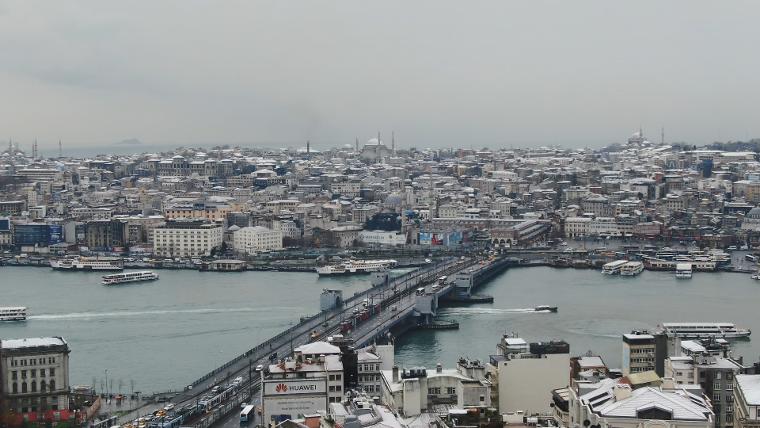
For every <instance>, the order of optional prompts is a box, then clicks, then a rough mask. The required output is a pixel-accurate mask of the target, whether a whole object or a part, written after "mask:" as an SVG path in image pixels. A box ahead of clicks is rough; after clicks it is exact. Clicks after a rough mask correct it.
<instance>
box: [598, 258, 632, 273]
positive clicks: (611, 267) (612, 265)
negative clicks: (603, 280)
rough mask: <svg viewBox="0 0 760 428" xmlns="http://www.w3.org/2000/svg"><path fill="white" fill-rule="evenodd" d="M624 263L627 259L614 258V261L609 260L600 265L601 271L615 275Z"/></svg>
mask: <svg viewBox="0 0 760 428" xmlns="http://www.w3.org/2000/svg"><path fill="white" fill-rule="evenodd" d="M626 263H628V260H615V261H614V262H609V263H607V264H605V265H604V266H602V273H603V274H605V275H617V274H619V273H620V269H621V268H622V267H623V265H624V264H626Z"/></svg>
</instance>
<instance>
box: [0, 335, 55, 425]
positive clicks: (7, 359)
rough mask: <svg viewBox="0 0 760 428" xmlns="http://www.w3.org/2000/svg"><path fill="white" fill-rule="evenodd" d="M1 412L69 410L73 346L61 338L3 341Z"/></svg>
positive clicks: (1, 344) (0, 374)
mask: <svg viewBox="0 0 760 428" xmlns="http://www.w3.org/2000/svg"><path fill="white" fill-rule="evenodd" d="M0 379H1V380H2V382H1V383H0V408H3V409H11V410H13V411H15V412H17V413H20V414H26V413H36V412H45V411H47V410H68V408H69V345H68V344H67V343H66V341H65V340H64V339H63V338H61V337H43V338H30V339H8V340H2V341H0Z"/></svg>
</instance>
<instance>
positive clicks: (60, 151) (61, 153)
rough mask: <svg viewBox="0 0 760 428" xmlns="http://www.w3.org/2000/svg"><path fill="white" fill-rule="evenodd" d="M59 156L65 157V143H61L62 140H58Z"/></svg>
mask: <svg viewBox="0 0 760 428" xmlns="http://www.w3.org/2000/svg"><path fill="white" fill-rule="evenodd" d="M58 157H59V158H62V157H63V144H61V140H58Z"/></svg>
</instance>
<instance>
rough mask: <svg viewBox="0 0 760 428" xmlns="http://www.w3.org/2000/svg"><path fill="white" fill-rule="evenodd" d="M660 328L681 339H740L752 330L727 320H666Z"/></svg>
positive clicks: (746, 336) (747, 335)
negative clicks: (739, 326)
mask: <svg viewBox="0 0 760 428" xmlns="http://www.w3.org/2000/svg"><path fill="white" fill-rule="evenodd" d="M662 330H663V332H664V333H665V334H667V335H669V336H675V337H680V338H682V339H706V338H723V339H742V338H748V337H749V335H750V334H752V331H751V330H750V329H748V328H737V327H736V324H734V323H729V322H666V323H663V324H662Z"/></svg>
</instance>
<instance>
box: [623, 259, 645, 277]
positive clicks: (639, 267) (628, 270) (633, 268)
mask: <svg viewBox="0 0 760 428" xmlns="http://www.w3.org/2000/svg"><path fill="white" fill-rule="evenodd" d="M643 271H644V263H641V262H628V263H626V264H624V265H623V266H621V267H620V275H621V276H636V275H638V274H640V273H641V272H643Z"/></svg>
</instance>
